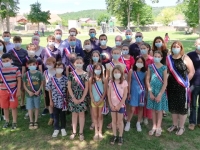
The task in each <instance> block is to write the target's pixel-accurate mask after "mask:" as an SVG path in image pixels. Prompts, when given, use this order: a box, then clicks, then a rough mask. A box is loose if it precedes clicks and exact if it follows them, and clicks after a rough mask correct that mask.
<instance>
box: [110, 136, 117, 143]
mask: <svg viewBox="0 0 200 150" xmlns="http://www.w3.org/2000/svg"><path fill="white" fill-rule="evenodd" d="M117 140H118V139H117V136H113V137H112V138H111V139H110V144H111V145H114V144H115V142H116V141H117Z"/></svg>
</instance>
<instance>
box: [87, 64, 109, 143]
mask: <svg viewBox="0 0 200 150" xmlns="http://www.w3.org/2000/svg"><path fill="white" fill-rule="evenodd" d="M107 85H108V83H107V80H106V79H105V78H104V77H103V67H102V65H101V64H100V63H97V64H95V65H94V67H93V76H92V77H91V78H90V80H89V92H90V98H91V106H92V114H93V122H94V126H95V135H94V140H98V139H100V140H101V139H102V138H103V136H102V126H103V115H102V109H103V107H104V99H105V97H106V91H107ZM104 109H106V108H105V107H104Z"/></svg>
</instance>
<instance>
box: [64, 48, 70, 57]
mask: <svg viewBox="0 0 200 150" xmlns="http://www.w3.org/2000/svg"><path fill="white" fill-rule="evenodd" d="M64 51H65V54H66V56H67V55H69V54H71V52H70V51H69V50H68V48H64Z"/></svg>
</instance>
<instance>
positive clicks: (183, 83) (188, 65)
mask: <svg viewBox="0 0 200 150" xmlns="http://www.w3.org/2000/svg"><path fill="white" fill-rule="evenodd" d="M171 51H172V54H171V55H168V56H167V67H168V70H169V76H168V85H167V93H168V105H169V111H170V112H171V114H172V121H173V125H172V126H171V127H170V128H168V129H167V130H168V131H169V132H172V131H174V130H177V132H176V135H182V134H183V133H184V131H185V128H184V125H185V120H186V118H187V112H188V105H189V93H188V90H189V80H191V79H192V77H193V75H194V72H195V70H194V66H193V63H192V61H191V59H190V58H189V57H188V56H187V55H185V54H184V49H183V45H182V43H181V42H179V41H175V42H173V44H172V46H171Z"/></svg>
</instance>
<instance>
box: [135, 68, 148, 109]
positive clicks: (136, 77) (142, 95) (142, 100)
mask: <svg viewBox="0 0 200 150" xmlns="http://www.w3.org/2000/svg"><path fill="white" fill-rule="evenodd" d="M133 74H134V76H135V79H136V81H137V82H138V84H139V86H140V89H141V90H142V93H141V95H140V103H139V106H144V98H145V87H144V85H142V82H141V80H140V78H139V76H138V74H137V72H136V71H133Z"/></svg>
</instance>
